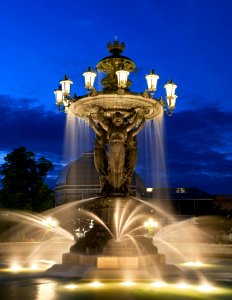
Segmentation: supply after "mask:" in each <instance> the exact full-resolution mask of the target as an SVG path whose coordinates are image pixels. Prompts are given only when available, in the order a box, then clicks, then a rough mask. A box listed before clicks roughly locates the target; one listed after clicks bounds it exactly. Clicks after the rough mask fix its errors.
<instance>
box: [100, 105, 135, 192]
mask: <svg viewBox="0 0 232 300" xmlns="http://www.w3.org/2000/svg"><path fill="white" fill-rule="evenodd" d="M97 118H98V121H99V123H100V125H101V126H102V128H103V129H104V130H105V131H106V132H107V140H108V143H109V152H108V181H109V183H110V184H111V185H112V186H113V188H114V189H116V190H120V188H121V187H122V186H123V184H124V183H125V156H126V149H125V144H126V141H127V138H128V133H129V132H130V131H131V130H132V129H133V128H134V127H135V126H136V124H137V122H138V119H139V118H140V116H139V114H138V115H136V116H135V117H134V118H133V121H132V122H131V123H130V122H126V120H124V117H123V114H122V113H120V112H115V113H114V114H113V116H112V118H111V122H110V123H107V122H106V121H105V117H104V114H103V110H99V111H98V115H97ZM135 135H136V134H135Z"/></svg>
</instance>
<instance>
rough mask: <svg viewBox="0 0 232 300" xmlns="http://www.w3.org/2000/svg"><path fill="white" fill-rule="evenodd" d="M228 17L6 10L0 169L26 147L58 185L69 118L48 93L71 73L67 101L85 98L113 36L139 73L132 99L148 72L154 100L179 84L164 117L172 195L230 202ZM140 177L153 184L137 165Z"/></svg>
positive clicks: (176, 4) (159, 7)
mask: <svg viewBox="0 0 232 300" xmlns="http://www.w3.org/2000/svg"><path fill="white" fill-rule="evenodd" d="M231 9H232V1H231V0H220V1H219V0H211V1H210V0H166V1H163V0H143V1H130V0H129V1H127V0H124V1H117V2H109V1H104V0H100V1H93V0H89V1H68V2H64V1H59V0H56V1H53V0H47V1H45V0H40V1H28V0H25V1H23V0H21V1H16V0H12V1H9V3H7V1H4V2H3V3H1V11H0V53H1V55H0V66H1V68H0V109H1V110H0V111H1V123H0V124H1V131H0V162H1V163H2V162H3V157H4V156H5V155H6V153H8V152H10V151H12V150H13V149H14V148H16V147H19V146H21V145H25V146H26V147H27V148H28V149H29V150H31V151H34V152H35V153H37V154H38V155H45V156H46V157H47V158H48V159H50V160H52V161H53V162H54V163H55V166H56V169H55V172H54V174H53V175H54V176H53V177H50V182H51V183H52V182H53V183H54V178H55V176H56V175H57V172H58V171H59V170H60V168H61V166H62V164H63V163H64V157H63V149H64V145H63V142H64V132H65V115H64V114H59V113H58V112H57V109H56V106H55V99H54V95H53V90H54V89H55V88H56V87H57V85H58V82H59V80H60V79H62V78H63V76H64V74H66V73H67V74H68V75H69V77H70V78H71V79H72V80H73V81H74V85H73V92H76V93H77V94H79V95H83V94H85V89H84V87H83V86H84V83H83V76H82V73H83V72H84V71H85V70H86V69H87V67H88V66H92V67H95V66H96V64H97V63H98V61H99V60H100V59H101V58H103V57H105V56H106V55H108V53H107V50H106V44H107V42H108V41H113V39H114V36H118V39H119V40H120V41H124V42H125V43H126V49H125V52H124V53H125V55H126V56H128V57H130V58H131V59H133V60H134V61H135V63H136V66H137V68H138V72H137V73H136V74H131V75H130V79H131V80H132V81H133V86H132V90H133V91H141V92H142V91H143V90H144V89H145V88H146V82H145V78H144V76H145V75H146V74H147V73H149V72H150V70H151V69H152V68H154V69H155V72H157V73H158V74H159V76H160V79H159V81H158V90H157V93H156V96H157V97H158V96H161V95H163V96H164V89H163V84H164V83H166V82H167V81H168V80H169V79H170V78H172V79H173V80H174V81H175V82H176V83H177V85H178V88H177V91H176V92H177V94H178V96H179V97H178V99H177V100H178V101H177V108H176V111H175V115H174V116H173V117H172V118H168V117H165V130H166V131H165V132H166V135H165V143H166V152H165V153H166V158H167V170H168V177H167V182H168V183H169V186H171V187H172V186H186V187H198V188H201V189H202V190H204V191H206V192H209V193H232V150H231V149H232V128H231V127H232V126H231V125H232V121H231V120H232V105H231V103H232V99H231V98H232V96H231V86H232V84H231V70H232V59H231V54H232V34H231V28H232V18H231ZM98 87H99V85H98V84H97V82H96V88H98ZM141 147H142V146H141ZM141 147H140V153H142V152H143V149H141ZM138 170H139V171H141V173H142V174H141V175H142V176H144V178H145V179H146V182H147V184H148V185H151V184H152V182H149V178H151V177H152V176H151V172H152V170H151V169H149V164H144V159H143V157H141V156H140V158H139V165H138Z"/></svg>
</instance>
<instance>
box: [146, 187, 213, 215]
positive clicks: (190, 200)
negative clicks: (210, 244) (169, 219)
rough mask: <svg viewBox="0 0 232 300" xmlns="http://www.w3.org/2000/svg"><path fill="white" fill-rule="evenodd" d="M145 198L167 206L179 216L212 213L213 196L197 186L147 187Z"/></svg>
mask: <svg viewBox="0 0 232 300" xmlns="http://www.w3.org/2000/svg"><path fill="white" fill-rule="evenodd" d="M145 198H146V199H147V201H149V202H150V201H152V202H154V203H159V204H160V205H161V206H163V207H165V206H166V207H168V206H169V207H168V208H169V210H170V211H172V212H173V213H174V214H175V215H176V216H177V217H178V216H179V217H180V218H186V217H192V216H201V215H210V214H212V213H213V207H214V200H213V197H212V196H211V195H209V194H208V193H206V192H203V191H201V190H199V189H197V188H184V187H178V188H147V189H146V197H145Z"/></svg>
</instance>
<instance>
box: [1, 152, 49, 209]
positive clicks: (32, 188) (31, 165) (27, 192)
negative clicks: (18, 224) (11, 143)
mask: <svg viewBox="0 0 232 300" xmlns="http://www.w3.org/2000/svg"><path fill="white" fill-rule="evenodd" d="M4 160H5V163H4V164H3V165H2V166H1V169H0V175H2V176H3V178H2V180H1V181H2V185H3V188H2V189H1V191H0V206H1V207H2V208H11V209H20V210H32V211H37V212H41V211H43V210H46V209H48V208H51V207H53V206H54V192H53V191H52V190H50V189H49V187H48V186H47V184H45V182H44V180H45V179H46V176H47V174H48V172H49V171H50V170H52V169H53V165H52V163H51V162H50V161H49V160H47V159H45V158H44V157H41V158H39V159H38V160H36V158H35V154H34V153H33V152H31V151H27V149H26V148H25V147H19V148H17V149H14V150H13V151H12V152H11V153H9V154H7V155H6V157H5V158H4Z"/></svg>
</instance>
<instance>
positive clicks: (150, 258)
mask: <svg viewBox="0 0 232 300" xmlns="http://www.w3.org/2000/svg"><path fill="white" fill-rule="evenodd" d="M62 264H65V265H80V266H89V267H94V268H97V269H115V270H117V269H143V268H147V267H149V266H153V265H155V266H157V267H159V266H162V265H165V255H164V254H159V253H155V254H152V255H142V256H105V255H104V254H103V255H101V256H100V255H84V254H79V253H64V254H63V257H62Z"/></svg>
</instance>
